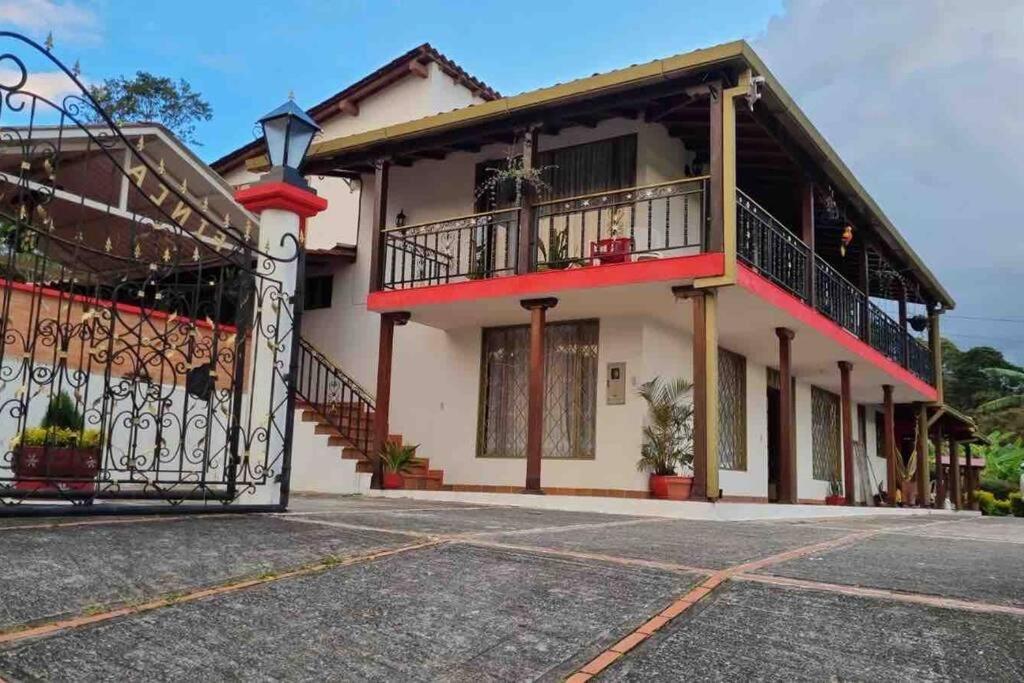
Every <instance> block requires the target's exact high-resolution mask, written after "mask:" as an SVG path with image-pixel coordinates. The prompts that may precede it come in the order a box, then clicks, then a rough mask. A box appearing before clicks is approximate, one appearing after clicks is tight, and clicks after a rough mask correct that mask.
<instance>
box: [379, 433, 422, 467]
mask: <svg viewBox="0 0 1024 683" xmlns="http://www.w3.org/2000/svg"><path fill="white" fill-rule="evenodd" d="M419 447H420V446H419V444H416V445H415V446H403V445H401V444H397V443H394V442H392V441H388V442H387V443H385V444H384V450H383V451H382V452H381V454H380V458H381V460H383V461H384V469H385V470H387V471H388V472H398V473H399V474H401V473H402V472H407V471H408V470H409V469H410V468H412V464H413V463H412V461H413V459H414V458H415V457H416V449H417V448H419Z"/></svg>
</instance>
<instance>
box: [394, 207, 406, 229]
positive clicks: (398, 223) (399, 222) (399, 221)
mask: <svg viewBox="0 0 1024 683" xmlns="http://www.w3.org/2000/svg"><path fill="white" fill-rule="evenodd" d="M395 227H396V228H404V227H405V211H403V210H402V209H399V210H398V215H397V216H395Z"/></svg>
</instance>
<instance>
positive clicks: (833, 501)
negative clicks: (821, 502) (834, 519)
mask: <svg viewBox="0 0 1024 683" xmlns="http://www.w3.org/2000/svg"><path fill="white" fill-rule="evenodd" d="M825 505H846V496H825Z"/></svg>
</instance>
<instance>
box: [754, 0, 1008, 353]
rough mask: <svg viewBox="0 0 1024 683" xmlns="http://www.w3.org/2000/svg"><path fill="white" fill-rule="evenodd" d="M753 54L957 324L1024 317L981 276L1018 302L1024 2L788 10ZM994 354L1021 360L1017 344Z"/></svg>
mask: <svg viewBox="0 0 1024 683" xmlns="http://www.w3.org/2000/svg"><path fill="white" fill-rule="evenodd" d="M754 47H755V49H756V50H757V51H758V53H759V54H760V55H761V56H762V57H763V58H764V60H765V62H766V63H767V64H768V66H769V68H771V69H772V71H773V72H774V73H775V74H776V76H778V77H779V80H780V81H781V82H782V83H783V85H784V86H785V87H786V88H787V90H789V92H790V93H791V94H793V96H794V97H795V98H796V100H797V101H798V102H799V103H800V106H801V107H802V108H803V109H804V110H805V111H806V112H807V114H808V116H809V117H810V118H811V120H812V121H813V122H814V123H815V125H816V126H817V127H818V128H819V130H821V132H822V133H823V134H824V135H825V137H826V138H827V139H828V140H829V142H830V143H831V144H832V145H833V146H834V147H835V148H836V150H837V151H838V152H839V154H840V156H842V157H843V159H844V160H845V161H846V163H847V164H848V165H849V166H850V167H851V168H853V170H854V172H855V173H856V174H857V176H858V178H859V179H860V180H861V181H862V182H863V183H864V185H865V186H866V187H867V188H868V190H869V191H870V192H871V194H872V195H873V196H874V197H875V199H876V200H878V202H879V204H880V205H881V206H882V208H883V209H884V210H885V211H886V213H887V214H888V215H889V217H890V218H892V219H893V221H894V222H895V223H896V225H897V226H898V227H899V229H900V230H901V232H903V234H904V235H906V236H907V238H908V239H909V241H910V243H911V244H912V245H913V246H914V248H915V250H916V251H917V252H918V253H919V254H921V255H922V257H923V258H924V259H925V261H926V262H927V263H928V264H929V266H930V267H931V268H932V270H933V272H935V273H936V275H937V276H938V277H939V279H940V280H941V281H942V282H943V283H944V284H946V286H947V288H948V289H950V290H951V292H952V294H953V296H954V298H955V299H957V301H958V303H959V304H960V306H959V309H960V310H958V311H957V313H962V314H964V315H991V316H992V317H1000V316H1015V317H1022V318H1024V311H1022V310H1021V309H1020V307H1019V303H1018V301H1019V299H1018V296H1019V295H1018V296H1003V297H992V296H991V294H992V288H991V282H989V281H986V282H982V281H981V280H982V279H985V280H987V278H984V277H979V271H980V272H982V273H985V272H988V273H995V272H997V271H998V273H999V278H998V279H999V280H1000V281H1001V283H1002V287H1003V291H1005V292H1007V293H1009V292H1014V293H1017V292H1021V291H1024V238H1022V237H1021V231H1022V225H1021V223H1022V221H1021V216H1022V215H1024V214H1022V212H1021V210H1020V208H1019V206H1018V202H1019V201H1020V199H1021V196H1022V193H1024V164H1022V163H1021V161H1020V160H1021V159H1022V158H1024V90H1022V89H1021V83H1022V82H1024V2H1021V1H1020V0H984V1H981V2H962V1H960V0H953V1H949V0H901V1H900V2H893V1H892V0H859V1H858V2H856V3H851V2H849V1H848V0H788V1H787V3H786V5H785V11H784V13H783V14H782V15H781V16H778V17H775V18H773V19H772V20H771V21H770V22H769V24H768V26H767V28H766V29H765V31H764V33H763V34H762V35H761V36H758V37H757V38H756V39H755V40H754ZM992 278H993V279H994V276H992ZM951 322H952V320H951ZM951 328H952V329H954V330H955V329H959V328H956V326H955V324H954V325H947V329H951ZM962 329H963V333H964V334H965V335H966V334H967V332H968V330H967V329H966V328H962ZM989 329H994V328H989ZM971 332H977V331H976V330H971ZM987 333H988V332H984V331H983V332H981V334H987ZM992 337H993V339H994V338H996V337H999V338H1004V339H1005V338H1024V325H1016V326H1015V327H1010V328H1007V329H1005V330H997V331H995V332H992ZM962 341H963V343H964V344H981V343H985V342H984V340H983V339H980V338H973V339H967V338H966V336H965V338H964V339H963V340H962ZM992 345H996V346H1001V347H1002V348H1005V349H1006V350H1009V351H1011V352H1012V353H1013V355H1014V356H1015V357H1016V358H1017V359H1018V360H1024V341H1022V342H1021V343H1015V344H1012V343H1003V344H997V343H996V342H995V341H993V342H992Z"/></svg>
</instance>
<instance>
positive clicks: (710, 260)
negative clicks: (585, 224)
mask: <svg viewBox="0 0 1024 683" xmlns="http://www.w3.org/2000/svg"><path fill="white" fill-rule="evenodd" d="M724 272H725V256H724V255H723V254H721V253H719V252H716V253H710V254H695V255H693V256H675V257H672V258H664V259H654V260H651V261H640V262H638V263H613V264H608V265H601V266H587V267H585V268H567V269H566V270H545V271H539V272H536V273H527V274H526V275H510V276H508V277H495V278H489V279H486V280H466V281H464V282H454V283H451V284H444V285H431V286H429V287H416V288H412V289H400V290H389V291H383V292H371V293H370V295H369V296H368V297H367V299H366V307H367V308H368V309H369V310H371V311H376V312H380V313H385V312H388V311H407V310H414V309H416V308H417V307H419V306H431V305H437V304H450V303H456V302H460V301H473V300H476V299H496V298H501V297H526V296H534V295H537V294H552V293H555V292H559V291H564V290H568V289H594V288H598V287H614V286H616V285H631V284H642V283H645V282H662V281H672V280H691V279H696V278H704V277H714V276H716V275H721V274H723V273H724Z"/></svg>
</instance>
